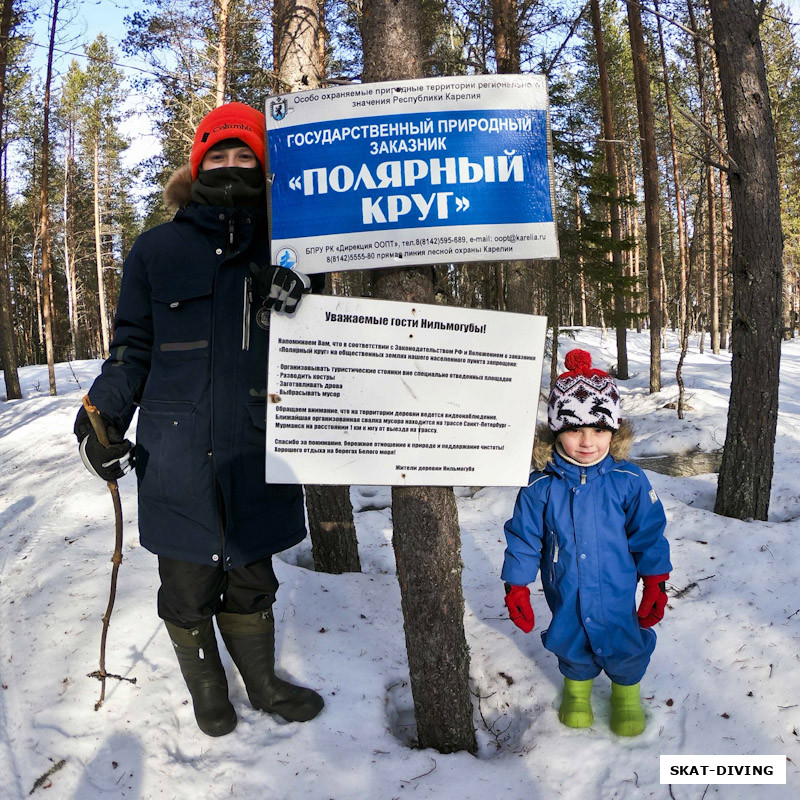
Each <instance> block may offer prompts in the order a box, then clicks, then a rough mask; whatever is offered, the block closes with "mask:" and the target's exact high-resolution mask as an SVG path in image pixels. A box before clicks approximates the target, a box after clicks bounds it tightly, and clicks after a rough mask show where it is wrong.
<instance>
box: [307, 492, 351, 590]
mask: <svg viewBox="0 0 800 800" xmlns="http://www.w3.org/2000/svg"><path fill="white" fill-rule="evenodd" d="M305 490H306V510H307V511H308V527H309V531H310V533H311V548H312V553H313V556H314V569H315V570H317V572H328V573H331V574H333V575H340V574H341V573H342V572H361V561H360V560H359V557H358V539H357V538H356V526H355V524H354V522H353V506H352V505H351V504H350V487H349V486H306V487H305Z"/></svg>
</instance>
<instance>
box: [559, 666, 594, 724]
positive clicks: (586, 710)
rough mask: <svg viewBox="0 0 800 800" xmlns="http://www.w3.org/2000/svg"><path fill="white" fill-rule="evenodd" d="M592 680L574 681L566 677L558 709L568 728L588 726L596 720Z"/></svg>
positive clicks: (562, 720) (560, 717)
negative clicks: (592, 701)
mask: <svg viewBox="0 0 800 800" xmlns="http://www.w3.org/2000/svg"><path fill="white" fill-rule="evenodd" d="M591 694H592V681H591V679H590V680H588V681H573V680H571V679H570V678H564V694H563V696H562V698H561V706H560V707H559V709H558V718H559V719H560V720H561V722H562V723H563V724H564V725H566V726H567V727H568V728H588V727H589V726H590V725H591V724H592V723H593V722H594V715H593V714H592V704H591V703H590V702H589V698H590V696H591Z"/></svg>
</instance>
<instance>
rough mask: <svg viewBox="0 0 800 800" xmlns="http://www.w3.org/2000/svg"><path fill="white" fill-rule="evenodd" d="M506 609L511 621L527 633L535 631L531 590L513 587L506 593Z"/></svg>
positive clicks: (525, 587) (523, 587)
mask: <svg viewBox="0 0 800 800" xmlns="http://www.w3.org/2000/svg"><path fill="white" fill-rule="evenodd" d="M506 607H507V608H508V616H509V617H510V618H511V621H512V622H513V623H514V624H515V625H516V626H517V627H518V628H519V629H520V630H522V631H524V632H525V633H530V632H531V631H532V630H533V609H532V608H531V590H530V589H529V588H528V587H527V586H512V587H510V588H509V590H508V591H507V592H506Z"/></svg>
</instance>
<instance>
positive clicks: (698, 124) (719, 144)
mask: <svg viewBox="0 0 800 800" xmlns="http://www.w3.org/2000/svg"><path fill="white" fill-rule="evenodd" d="M675 110H676V111H677V112H678V113H679V114H680V115H681V116H682V117H683V118H684V119H686V120H688V121H689V122H691V123H692V125H694V126H695V127H696V128H697V129H698V130H699V131H700V132H701V133H702V134H703V135H704V136H707V137H708V139H709V140H710V141H711V142H712V144H713V145H714V146H715V147H716V148H717V150H719V152H720V153H722V155H723V156H724V157H725V158H727V159H728V161H729V162H730V166H729V167H721V166H720V165H719V164H713V166H716V167H719V168H720V169H724V170H725V172H732V173H738V172H741V170H740V169H739V165H738V164H737V163H736V162H735V161H734V160H733V157H732V156H731V154H730V153H729V152H728V151H727V150H726V149H725V148H724V147H723V146H722V142H720V141H719V139H717V137H716V136H714V135H713V134H712V133H711V131H710V130H709V129H708V128H706V126H705V125H703V123H702V122H700V120H699V119H697V117H695V116H694V114H692V113H690V112H689V111H685V110H684V109H682V108H681V107H680V106H679V105H676V106H675ZM703 160H704V161H706V163H712V162H710V161H708V160H707V159H703Z"/></svg>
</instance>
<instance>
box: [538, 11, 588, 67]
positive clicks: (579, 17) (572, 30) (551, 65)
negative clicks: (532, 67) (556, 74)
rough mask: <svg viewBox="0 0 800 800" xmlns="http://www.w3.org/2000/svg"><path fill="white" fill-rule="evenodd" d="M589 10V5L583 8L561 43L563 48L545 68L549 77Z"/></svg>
mask: <svg viewBox="0 0 800 800" xmlns="http://www.w3.org/2000/svg"><path fill="white" fill-rule="evenodd" d="M587 8H589V3H586V4H585V5H584V6H583V8H582V9H581V10H580V11H579V12H578V16H577V17H575V20H574V21H573V23H572V25H570V28H569V33H568V34H567V38H566V39H564V41H563V42H562V43H561V46H560V47H559V48H558V50H556V54H555V55H554V56H553V58H552V59H551V60H550V64H549V65H548V66H547V67H546V68H545V70H544V74H545V75H547V76H549V75H550V72H551V71H552V69H553V67H554V66H555V65H556V61H558V59H559V56H560V55H561V53H562V52H563V50H564V48H565V47H566V46H567V42H569V40H570V39H571V38H572V36H573V34H574V33H575V31H576V30H577V28H578V23H579V22H580V21H581V18H582V17H583V15H584V13H585V12H586V9H587Z"/></svg>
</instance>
